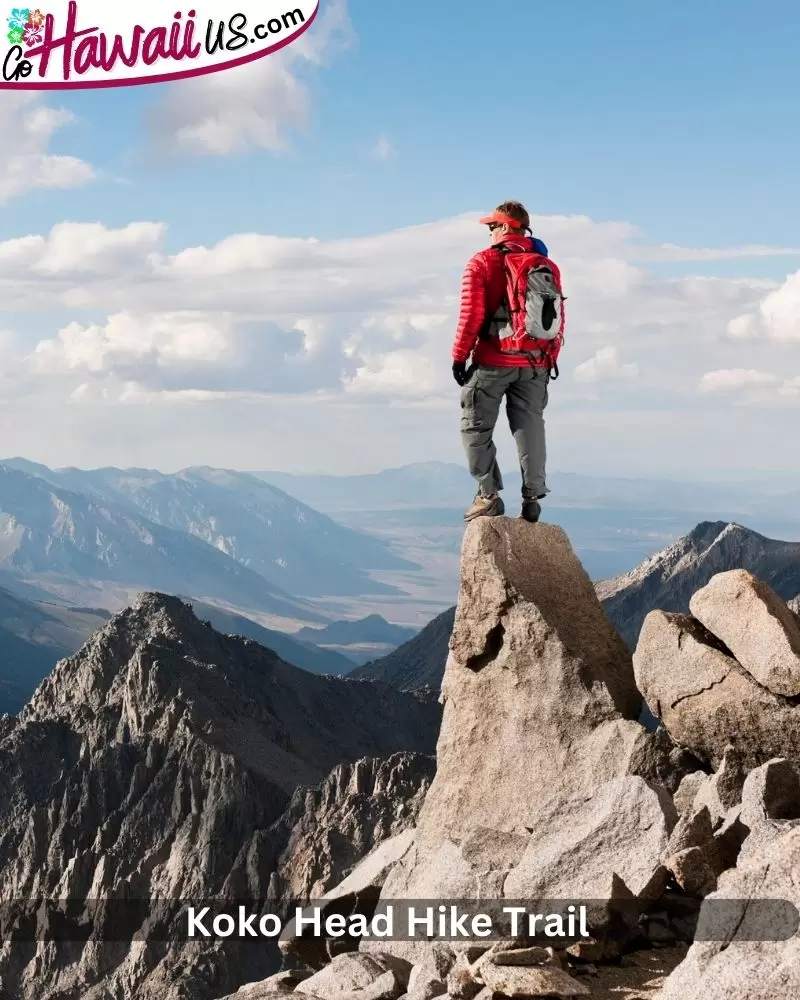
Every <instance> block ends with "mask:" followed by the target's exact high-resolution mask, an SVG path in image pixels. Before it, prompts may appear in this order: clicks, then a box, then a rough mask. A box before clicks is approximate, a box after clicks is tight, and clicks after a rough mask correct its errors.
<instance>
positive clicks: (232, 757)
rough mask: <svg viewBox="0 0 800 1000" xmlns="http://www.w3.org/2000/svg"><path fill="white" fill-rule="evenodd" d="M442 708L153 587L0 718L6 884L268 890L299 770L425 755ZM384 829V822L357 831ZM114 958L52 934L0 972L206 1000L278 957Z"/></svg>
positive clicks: (61, 888)
mask: <svg viewBox="0 0 800 1000" xmlns="http://www.w3.org/2000/svg"><path fill="white" fill-rule="evenodd" d="M438 719H439V710H438V706H436V705H435V704H431V703H426V702H425V701H423V700H421V699H419V698H416V697H414V696H412V695H408V694H402V693H399V692H396V691H394V690H393V689H391V688H389V687H388V686H386V685H380V684H378V685H376V684H363V683H359V682H352V681H347V680H344V679H339V678H332V677H315V676H313V675H310V674H307V673H305V672H304V671H301V670H298V669H296V668H294V667H291V666H289V665H288V664H285V663H283V662H282V661H281V660H280V659H279V658H278V657H277V656H276V655H275V654H274V653H272V652H271V651H269V650H267V649H264V648H263V647H261V646H258V645H257V644H256V643H254V642H251V641H249V640H245V639H241V638H235V637H226V636H221V635H219V634H217V633H216V632H214V631H213V630H212V629H211V628H210V627H208V626H206V625H204V624H203V623H202V622H200V621H198V620H197V618H195V616H194V615H193V614H192V612H191V610H190V609H189V607H188V606H186V605H185V604H183V603H182V602H180V601H179V600H177V599H175V598H170V597H165V596H163V595H157V594H150V595H144V596H143V597H142V598H140V599H139V600H138V601H137V602H136V603H135V604H134V605H133V606H132V607H131V608H129V609H127V610H126V611H124V612H123V613H121V614H120V615H117V616H116V617H115V618H113V619H112V620H111V621H110V622H109V623H108V625H107V626H106V627H105V628H103V629H102V630H101V631H100V632H98V633H96V634H95V636H93V637H92V639H91V640H90V642H89V643H88V644H87V645H86V646H85V647H84V648H83V649H82V650H81V651H80V652H79V653H78V654H76V655H75V656H73V657H71V658H69V659H67V660H64V661H62V662H61V663H60V664H58V666H57V667H56V669H55V670H54V672H53V674H52V675H51V676H50V677H49V678H47V679H46V680H45V681H44V682H43V683H42V685H41V686H40V687H39V689H38V690H37V692H36V693H35V695H34V697H33V698H32V699H31V701H30V702H29V704H28V705H27V706H26V707H25V708H24V709H23V711H22V712H21V713H20V715H19V717H18V718H12V717H8V716H7V717H5V718H4V719H2V720H0V898H2V899H4V900H10V899H25V898H33V897H37V896H46V897H53V896H56V897H59V898H60V897H70V898H77V899H87V898H88V899H97V898H99V897H104V896H111V897H118V896H120V895H122V896H126V897H129V898H132V899H145V898H149V897H151V896H164V895H167V896H170V897H183V898H193V899H203V898H206V897H208V896H211V895H215V894H218V893H219V894H222V895H227V894H240V893H243V892H252V893H254V894H255V896H256V898H267V895H268V889H269V878H270V875H271V874H272V872H271V871H270V869H269V866H267V868H266V870H264V869H262V868H260V866H259V857H260V856H261V855H259V852H258V850H256V847H257V846H259V845H260V848H259V849H261V848H263V850H262V855H263V856H264V857H275V858H277V857H279V856H280V854H281V852H282V851H283V849H285V847H286V842H285V841H281V840H280V836H281V835H283V836H285V835H286V834H287V833H288V834H289V835H291V834H292V831H293V826H294V824H293V823H292V822H291V821H288V820H285V821H281V816H282V813H283V811H284V809H285V808H286V806H287V804H288V803H289V801H290V798H291V796H292V794H293V793H294V792H295V790H296V788H297V787H298V785H300V784H312V785H313V784H316V783H317V782H319V781H321V780H322V779H324V778H325V776H326V775H327V774H328V773H329V772H330V770H331V768H333V767H335V766H337V765H339V763H340V762H341V761H343V760H349V761H356V760H359V759H360V758H363V757H368V758H374V757H386V756H389V755H390V754H392V753H394V752H397V751H401V750H402V751H419V752H423V753H430V751H431V750H432V749H433V745H434V740H435V734H436V730H437V728H438ZM396 766H397V765H389V766H388V775H387V776H386V781H387V783H391V782H392V781H393V780H398V781H400V778H399V777H398V778H395V777H394V774H395V770H396ZM364 770H366V772H367V773H371V772H372V770H376V773H382V772H381V769H380V766H379V765H376V764H369V763H367V764H364V765H361V771H362V772H363V771H364ZM404 770H405V771H407V770H408V767H407V766H406V765H403V766H401V767H400V771H401V772H402V771H404ZM412 770H413V768H412ZM338 773H339V775H341V773H342V772H341V771H340V772H338ZM333 780H334V781H335V780H336V779H335V778H334V779H333ZM340 805H341V808H342V809H343V810H344V812H345V813H346V812H347V807H346V804H344V805H342V804H341V803H340ZM378 811H379V810H378ZM412 812H413V810H412ZM399 821H400V822H402V816H401V817H399ZM351 826H352V827H353V828H355V827H357V823H356V822H355V821H354V822H353V823H352V824H351ZM388 826H389V828H391V822H389V824H388ZM271 828H272V834H271V835H270V834H269V833H268V832H267V833H265V831H270V829H271ZM380 835H381V824H380V822H378V823H377V824H376V825H375V827H374V828H373V830H372V832H371V833H370V834H363V835H362V839H364V840H365V843H366V842H368V840H369V837H370V836H371V837H372V838H373V841H377V840H378V839H379V838H380ZM345 861H346V862H348V863H349V859H345ZM115 955H116V957H112V958H108V957H107V958H106V961H107V962H108V963H109V964H108V965H107V966H105V967H104V966H103V963H100V964H99V965H98V962H97V959H96V956H94V955H93V952H92V949H91V948H89V947H87V948H86V949H85V950H83V951H81V950H80V949H78V950H77V953H73V954H72V955H71V956H68V955H67V953H65V951H64V950H59V949H58V948H57V947H56V946H55V945H54V944H47V945H43V946H42V948H41V953H40V955H39V957H38V958H37V960H36V962H35V963H32V964H29V963H30V960H31V958H32V953H31V952H30V949H29V948H26V947H24V946H21V945H20V946H18V947H16V948H14V947H7V948H5V949H4V950H3V951H2V952H0V981H2V983H3V987H4V989H5V990H8V991H10V995H12V996H14V997H15V998H16V1000H51V998H52V1000H55V998H56V997H58V998H59V1000H60V998H62V997H64V996H76V997H77V996H81V997H82V998H83V997H86V998H91V1000H100V998H101V997H102V998H103V1000H106V998H114V1000H118V998H119V1000H127V998H131V997H134V996H135V997H136V998H137V1000H149V998H153V1000H155V998H156V997H158V998H160V1000H166V998H175V1000H177V998H178V997H189V996H191V997H194V998H198V1000H203V998H208V1000H211V998H212V997H215V996H219V995H221V993H223V992H226V991H229V990H230V989H231V988H235V987H236V986H237V985H238V984H240V983H241V982H242V981H243V980H244V979H245V978H259V976H258V973H257V971H256V969H255V967H254V964H253V963H254V962H255V964H256V965H258V964H260V965H261V967H262V969H261V975H262V976H263V974H264V973H265V972H268V971H270V964H269V963H270V962H271V961H273V959H271V958H270V956H269V955H268V954H267V953H266V951H264V952H263V953H261V952H260V953H258V954H256V953H254V952H252V950H251V951H249V952H246V953H244V954H243V955H237V954H235V952H231V951H230V950H226V949H225V948H220V947H213V948H210V949H208V950H206V951H203V950H202V949H197V948H196V947H195V948H187V946H185V945H180V944H169V945H168V944H163V945H158V944H157V943H154V944H152V945H151V946H149V947H148V949H147V950H146V951H144V952H142V951H141V950H139V949H131V950H129V951H127V952H126V951H125V950H124V949H123V950H122V952H119V951H117V952H116V953H115Z"/></svg>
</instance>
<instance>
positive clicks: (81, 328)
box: [28, 311, 356, 401]
mask: <svg viewBox="0 0 800 1000" xmlns="http://www.w3.org/2000/svg"><path fill="white" fill-rule="evenodd" d="M28 362H29V365H30V366H31V368H32V369H33V370H34V371H36V372H39V373H41V374H50V375H61V374H64V373H77V374H79V375H81V376H82V377H85V376H87V375H88V376H93V377H95V379H96V380H98V381H99V382H100V383H101V384H102V385H103V388H104V392H105V397H104V398H110V397H111V396H114V395H116V397H117V398H119V399H121V400H122V401H130V399H131V397H132V396H135V397H136V400H137V401H144V400H145V399H146V397H147V393H148V391H150V392H156V393H165V394H167V395H168V396H175V395H176V394H181V393H189V394H190V395H189V396H188V397H187V398H191V399H205V398H214V397H216V396H221V395H224V394H225V393H231V394H233V395H236V394H241V393H255V394H258V393H267V392H272V393H286V392H294V393H298V392H306V391H311V390H317V389H320V388H334V387H338V386H340V385H341V382H342V379H344V378H346V377H348V376H352V375H354V374H355V372H356V364H355V363H354V361H353V360H352V359H349V358H347V357H346V356H345V354H344V352H343V350H342V348H341V346H340V345H339V346H337V345H336V344H335V343H334V342H330V341H322V342H319V343H317V344H315V343H314V342H313V341H309V339H308V338H307V335H306V332H305V331H304V330H303V329H302V328H300V327H297V328H294V329H283V328H281V327H279V326H277V325H276V324H272V323H253V322H246V321H241V320H237V318H236V317H234V316H231V315H229V314H224V313H223V314H207V313H202V312H196V311H186V312H175V313H160V314H150V315H137V314H132V313H117V314H114V315H112V316H109V318H108V320H107V322H106V323H104V324H98V323H92V324H87V325H81V324H80V323H77V322H73V323H70V324H68V325H67V326H65V327H63V328H62V329H61V330H59V331H58V334H57V336H56V337H54V338H51V339H48V340H43V341H40V342H39V343H38V344H37V345H36V348H35V350H34V351H33V354H32V355H31V356H30V358H29V359H28ZM89 391H90V383H88V382H82V383H81V385H80V386H79V387H78V395H77V396H76V395H75V394H74V393H73V394H72V398H73V401H74V400H76V399H78V400H80V399H83V398H87V394H89ZM191 394H194V395H191ZM198 394H199V395H198Z"/></svg>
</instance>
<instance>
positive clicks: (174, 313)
mask: <svg viewBox="0 0 800 1000" xmlns="http://www.w3.org/2000/svg"><path fill="white" fill-rule="evenodd" d="M477 216H478V213H468V214H464V215H460V216H456V217H454V218H449V219H442V220H440V221H437V222H431V223H427V224H424V225H417V226H412V227H407V228H403V229H398V230H394V231H392V232H387V233H383V234H377V235H372V236H366V237H352V238H347V239H341V240H319V239H314V238H310V239H298V238H290V237H278V236H274V235H270V234H266V233H239V234H232V235H230V236H228V237H226V238H224V239H222V240H220V241H219V242H217V243H215V244H210V245H207V246H189V247H184V248H178V249H177V250H175V251H174V252H169V253H168V252H166V249H165V244H166V239H167V235H168V234H167V231H166V228H165V227H164V226H163V225H161V224H160V223H158V222H153V221H150V222H134V223H131V224H130V225H127V226H123V227H120V228H117V229H114V228H108V227H104V226H102V225H100V224H96V223H93V224H87V223H61V224H60V225H58V226H55V227H54V228H53V229H52V230H51V231H50V232H49V233H46V234H43V235H29V236H26V237H23V238H21V239H14V240H8V241H6V242H0V295H2V299H3V302H4V305H5V308H6V309H7V310H16V311H17V312H18V313H20V314H25V313H28V314H31V315H30V318H28V319H27V320H26V324H27V326H28V328H29V330H30V331H31V333H30V334H29V339H28V340H26V341H24V343H23V344H22V347H21V349H20V350H19V352H18V354H17V356H16V359H14V358H12V359H11V360H10V361H7V364H11V365H12V367H13V366H15V365H16V367H17V369H20V368H22V369H24V370H25V371H26V372H27V374H28V377H35V378H36V379H38V380H39V381H40V383H41V384H42V385H45V384H50V385H51V386H52V387H53V391H54V392H59V393H63V395H62V396H61V398H64V396H68V395H70V394H72V397H73V401H74V402H89V401H92V400H95V401H96V400H98V399H99V400H112V399H113V400H119V401H125V402H145V401H148V400H152V399H161V400H164V401H171V402H181V401H184V402H185V401H191V402H198V403H199V402H203V401H212V400H218V399H219V400H222V399H230V400H234V399H235V400H242V399H245V398H246V399H250V398H258V397H262V398H263V397H266V396H272V395H276V394H277V395H280V394H283V395H284V396H286V395H290V394H295V395H299V394H303V393H321V392H322V393H328V394H330V395H331V397H333V396H335V395H336V394H338V396H339V398H340V399H342V400H348V401H351V402H352V405H359V406H361V405H367V404H369V403H370V402H371V401H374V400H377V399H379V400H384V401H392V400H394V401H396V402H397V403H398V405H402V406H404V407H410V406H412V405H413V406H416V405H419V406H431V407H433V406H436V405H438V402H437V400H438V399H439V398H443V397H447V398H449V396H448V394H450V393H451V392H452V388H453V385H452V379H451V375H450V361H449V353H450V346H451V343H452V337H453V334H454V330H455V323H456V315H457V311H458V290H459V284H460V282H459V278H460V273H461V271H462V269H463V267H464V264H465V262H466V260H467V259H468V257H469V256H470V255H471V254H472V253H474V252H475V251H476V250H478V249H480V248H481V247H482V246H483V245H484V242H485V232H484V230H483V229H482V228H481V227H480V226H478V225H477V224H476V223H477ZM534 228H535V229H536V230H537V231H538V232H541V233H542V235H543V236H545V237H546V238H547V240H548V242H549V243H550V245H551V247H552V253H553V256H554V258H555V259H556V260H558V262H559V264H561V266H562V272H563V275H564V281H565V289H566V292H567V295H568V297H569V302H568V307H567V312H568V323H567V342H566V345H565V348H564V352H563V354H562V359H561V360H562V362H563V363H562V365H561V368H562V371H564V372H569V371H570V369H571V368H572V369H573V370H574V379H570V378H567V379H564V380H563V381H562V382H560V383H558V385H559V390H558V391H559V396H558V399H559V401H560V402H561V403H562V405H563V406H565V407H570V406H573V405H575V406H584V405H585V404H586V403H587V395H586V390H585V388H582V384H583V385H586V384H595V385H596V384H598V383H599V384H601V383H602V382H603V381H606V380H625V382H626V391H625V394H624V396H625V399H626V400H627V401H628V402H629V403H630V401H632V400H635V399H638V400H639V401H640V403H641V405H642V406H648V405H661V406H664V407H666V406H675V405H685V406H690V405H700V403H699V401H698V397H697V393H696V389H697V384H698V377H699V373H702V372H704V371H706V372H709V373H711V374H713V373H715V372H719V371H737V370H739V369H746V367H747V366H746V365H743V364H742V348H741V342H737V341H734V340H733V339H732V338H730V337H729V336H727V335H726V329H727V328H728V326H729V324H730V323H731V321H732V320H734V319H735V318H736V317H737V316H741V315H745V314H748V313H753V312H755V311H756V310H757V309H758V308H759V306H760V304H761V303H762V302H763V301H765V300H766V299H768V298H769V297H770V295H772V294H773V293H774V292H776V291H777V290H778V289H780V288H782V287H783V286H782V285H781V284H780V283H779V282H776V281H768V280H764V279H752V280H750V279H743V278H737V279H724V278H708V277H706V276H703V275H693V276H690V277H685V278H674V277H665V276H663V275H661V274H659V273H658V272H657V271H653V270H649V269H646V268H644V267H642V266H641V265H637V264H636V263H634V260H635V258H636V255H637V254H638V253H640V251H641V246H642V244H641V243H640V242H639V235H638V233H637V230H636V229H635V228H634V227H631V226H629V225H628V224H626V223H597V224H594V223H592V222H591V220H588V219H586V218H585V217H583V216H575V217H568V216H554V217H550V218H548V217H538V218H537V219H535V220H534ZM44 312H46V313H47V316H48V317H52V316H53V315H56V316H58V317H59V318H58V319H57V320H56V321H55V322H54V323H53V322H52V319H48V320H47V321H44V320H39V319H37V318H36V317H37V314H42V313H44ZM48 322H49V323H51V325H49V326H48V325H47V323H48ZM42 324H45V325H44V326H43V325H42ZM12 325H13V324H11V323H9V322H8V321H5V322H4V326H6V327H9V328H10V327H12ZM767 346H768V345H767ZM773 349H776V348H773ZM782 350H783V353H784V355H786V350H787V348H785V347H784V348H783V349H782ZM777 363H778V362H777V359H775V360H772V359H770V358H769V357H767V356H766V355H765V357H764V360H763V361H760V367H761V366H763V367H764V368H765V369H766V370H768V369H769V367H770V366H771V365H773V366H777ZM782 363H783V366H784V367H783V369H779V368H777V367H776V368H775V370H785V365H786V364H787V363H788V364H792V365H793V364H794V363H793V361H792V359H791V357H790V356H789V355H786V356H785V357H783V359H782ZM798 369H800V355H799V356H798V365H797V367H793V368H792V369H791V374H794V372H795V371H797V370H798ZM637 376H638V377H637ZM713 386H714V379H710V380H707V382H706V383H704V385H703V392H707V391H709V387H711V389H712V390H713ZM777 388H778V386H773V389H777ZM76 390H77V391H76ZM717 391H719V390H718V389H717ZM787 392H788V389H787ZM613 395H614V394H598V395H597V396H592V397H589V401H590V402H591V403H592V405H594V404H595V403H597V405H599V406H603V407H609V408H610V407H614V406H620V405H622V404H621V403H620V402H619V401H618V400H617V399H612V396H613ZM678 400H681V401H682V402H681V403H680V404H679V403H678ZM693 401H694V402H693ZM626 405H627V404H626Z"/></svg>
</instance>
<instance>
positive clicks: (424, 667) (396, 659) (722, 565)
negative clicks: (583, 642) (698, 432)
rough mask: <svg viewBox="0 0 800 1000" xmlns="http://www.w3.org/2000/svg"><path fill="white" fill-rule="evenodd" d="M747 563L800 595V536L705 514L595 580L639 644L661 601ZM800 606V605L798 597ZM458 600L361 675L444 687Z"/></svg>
mask: <svg viewBox="0 0 800 1000" xmlns="http://www.w3.org/2000/svg"><path fill="white" fill-rule="evenodd" d="M740 568H741V569H746V570H749V571H750V572H751V573H753V574H754V575H755V576H757V577H758V578H759V579H761V580H764V581H765V582H767V583H769V584H770V585H771V586H772V587H773V588H774V590H775V591H776V592H777V593H778V594H779V595H780V596H781V597H783V598H784V599H785V600H786V601H791V600H792V599H794V598H798V601H800V542H783V541H777V540H774V539H770V538H765V537H764V536H763V535H760V534H758V533H757V532H755V531H751V530H749V529H748V528H745V527H743V526H742V525H739V524H733V523H725V522H722V521H717V522H711V521H704V522H701V523H700V524H698V525H697V527H696V528H694V530H693V531H691V532H690V533H689V534H687V535H685V536H684V537H682V538H680V539H678V541H676V542H675V543H674V544H673V545H669V546H667V547H666V548H664V549H662V550H661V551H659V552H656V553H655V554H654V555H652V556H651V557H650V558H649V559H647V560H645V562H643V563H642V564H641V565H640V566H637V567H636V568H635V569H633V570H631V571H630V572H629V573H626V574H624V575H623V576H620V577H618V578H616V579H614V580H606V581H601V582H600V583H597V584H595V590H596V592H597V595H598V597H599V598H600V600H601V603H602V605H603V608H604V610H605V612H606V614H607V615H608V616H609V618H610V619H611V621H612V622H613V624H614V626H615V627H616V629H617V631H618V632H619V633H620V635H621V636H622V638H623V639H624V640H625V641H626V643H627V644H628V646H629V647H630V648H631V649H633V648H635V646H636V642H637V639H638V636H639V631H640V629H641V626H642V622H643V621H644V619H645V617H646V616H647V614H648V613H649V612H650V611H652V610H653V609H654V608H659V609H662V610H664V611H672V612H678V613H683V614H688V613H689V599H690V597H691V596H692V594H693V593H695V592H696V591H697V590H699V589H700V588H701V587H703V586H705V584H707V583H708V581H709V580H710V579H711V577H712V576H714V575H715V574H717V573H722V572H725V571H726V570H731V569H740ZM794 606H800V605H799V604H798V602H797V601H795V602H794ZM454 615H455V608H450V609H449V610H448V611H445V612H444V613H443V614H441V615H440V616H439V617H438V618H436V619H434V620H433V621H432V622H431V623H430V624H429V625H428V626H427V627H426V628H424V629H423V630H422V632H420V633H419V635H417V636H415V637H414V638H413V639H412V640H411V641H410V642H407V643H405V644H404V645H403V646H400V647H399V648H397V649H396V650H394V651H393V652H392V653H390V654H389V655H388V656H385V657H381V658H380V659H377V660H374V661H373V662H371V663H367V664H365V665H364V666H361V667H358V668H357V669H356V670H355V671H353V673H352V675H351V676H353V677H358V678H361V679H364V680H370V679H374V680H380V681H384V682H386V683H389V684H393V685H395V686H397V687H398V688H400V689H402V690H417V689H425V688H432V689H434V690H437V691H438V690H439V687H440V686H441V682H442V676H443V674H444V667H445V662H446V660H447V655H448V643H449V640H450V634H451V632H452V628H453V619H454Z"/></svg>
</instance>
